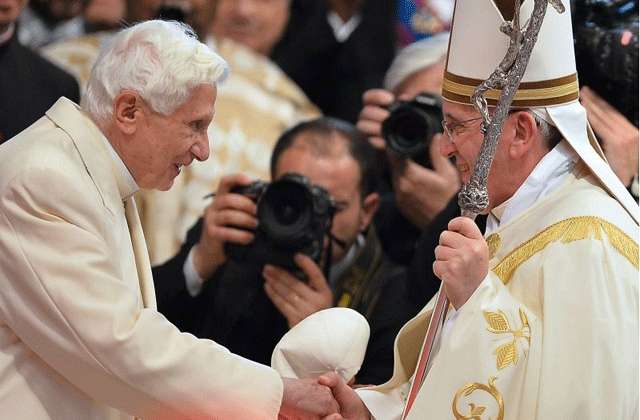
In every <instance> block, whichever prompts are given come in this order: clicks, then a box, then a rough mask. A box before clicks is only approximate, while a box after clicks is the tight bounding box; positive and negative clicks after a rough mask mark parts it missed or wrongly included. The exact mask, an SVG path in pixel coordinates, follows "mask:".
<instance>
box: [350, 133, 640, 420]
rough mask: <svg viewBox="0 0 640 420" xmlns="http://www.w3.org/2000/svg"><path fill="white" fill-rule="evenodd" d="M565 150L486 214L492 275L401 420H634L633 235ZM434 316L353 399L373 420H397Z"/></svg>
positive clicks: (634, 229) (632, 226) (406, 335)
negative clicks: (390, 367)
mask: <svg viewBox="0 0 640 420" xmlns="http://www.w3.org/2000/svg"><path fill="white" fill-rule="evenodd" d="M569 150H570V149H569V148H568V147H567V146H566V144H565V142H564V141H563V142H562V143H560V145H558V146H557V147H556V149H554V150H553V151H552V152H550V153H549V154H547V155H546V156H545V158H543V160H542V161H541V162H540V163H539V164H538V166H537V167H536V169H535V170H534V171H533V172H532V174H531V175H530V176H529V178H528V179H527V180H526V181H525V183H524V184H523V185H522V186H521V187H520V189H519V190H518V192H516V194H515V195H514V196H513V197H512V198H511V199H510V200H508V201H507V202H505V203H504V204H503V205H501V206H500V207H498V208H496V209H494V210H493V211H492V216H490V218H489V220H490V221H489V222H488V230H492V229H493V231H492V232H491V233H490V234H489V235H487V236H486V240H487V242H488V244H489V249H490V252H491V260H490V262H489V266H490V267H491V270H490V272H489V274H488V276H487V277H486V278H485V279H484V281H483V282H482V283H481V284H480V286H479V287H478V289H477V290H476V291H475V292H474V294H473V295H472V296H471V297H470V299H469V300H468V301H467V302H466V303H465V304H464V305H463V306H462V307H461V308H459V310H458V311H456V312H455V314H453V315H451V316H449V318H448V320H447V323H446V324H445V328H444V332H443V334H442V337H441V342H440V345H439V349H438V351H437V354H436V355H435V357H434V359H433V360H432V364H431V367H430V370H429V372H428V375H427V377H426V379H425V382H424V383H423V385H422V387H421V388H420V390H419V393H418V396H417V399H416V401H415V403H414V406H413V408H412V409H411V410H410V412H409V414H408V416H407V418H408V419H420V420H425V419H437V420H442V419H468V418H476V419H488V418H492V419H503V418H504V419H518V420H528V419H532V420H533V419H538V420H546V419H582V420H584V419H593V420H600V419H637V418H638V225H637V224H636V223H635V221H634V220H633V219H632V218H631V217H630V216H629V214H628V213H627V212H626V211H625V210H624V209H623V208H622V206H621V205H620V204H619V203H618V201H616V200H615V199H614V198H612V197H611V196H609V195H608V194H607V193H606V192H605V191H604V190H603V189H602V188H601V187H600V185H599V184H598V182H597V181H596V180H595V178H594V177H593V176H591V173H590V171H589V170H588V168H587V167H586V166H585V165H584V164H583V163H582V161H581V160H579V159H578V158H577V156H575V154H573V153H572V152H570V151H569ZM573 162H576V163H575V165H574V164H573ZM433 306H434V300H433V299H432V301H431V302H429V304H427V306H426V307H425V308H424V309H423V310H422V311H421V313H420V314H418V315H417V316H416V317H415V318H414V319H412V320H411V321H409V322H408V323H407V324H406V325H405V326H404V327H403V328H402V330H401V331H400V333H399V335H398V337H397V338H396V346H395V367H394V375H393V377H392V378H391V379H390V380H389V382H387V383H385V384H383V385H380V386H378V387H374V388H369V389H363V390H358V392H359V395H360V396H361V398H362V399H363V400H364V401H365V404H367V406H368V407H369V409H370V410H371V412H372V414H373V415H374V417H375V418H376V419H378V420H392V419H398V418H400V415H401V412H402V409H403V407H404V404H405V400H406V395H407V391H408V386H409V383H410V379H411V377H412V375H413V373H414V371H415V368H416V364H417V360H418V357H419V354H420V352H421V346H422V342H423V340H424V336H425V333H426V331H427V326H428V321H429V319H430V316H431V311H432V309H433ZM473 416H476V417H473Z"/></svg>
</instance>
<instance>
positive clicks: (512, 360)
mask: <svg viewBox="0 0 640 420" xmlns="http://www.w3.org/2000/svg"><path fill="white" fill-rule="evenodd" d="M519 313H520V321H521V322H522V326H521V327H520V328H519V329H517V330H513V329H511V326H510V325H509V320H508V319H507V316H506V315H505V314H504V312H502V311H500V310H499V311H497V312H489V311H484V312H483V315H484V319H485V320H486V321H487V329H488V330H489V332H491V333H493V334H511V337H512V339H511V341H509V342H508V343H505V344H502V345H500V346H498V348H497V349H496V351H495V353H496V367H497V368H498V370H501V369H504V368H506V367H507V366H509V365H510V364H513V365H514V366H515V365H516V364H517V363H518V339H520V338H524V339H525V340H527V342H528V343H529V344H531V327H530V326H529V319H528V318H527V315H526V314H525V313H524V311H523V310H522V308H520V310H519Z"/></svg>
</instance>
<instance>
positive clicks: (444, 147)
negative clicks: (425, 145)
mask: <svg viewBox="0 0 640 420" xmlns="http://www.w3.org/2000/svg"><path fill="white" fill-rule="evenodd" d="M439 140H440V154H441V155H442V156H444V157H449V156H451V155H452V154H453V153H454V152H455V151H456V145H455V143H454V142H453V141H452V140H451V137H449V135H448V134H446V133H443V134H441V135H440V139H439Z"/></svg>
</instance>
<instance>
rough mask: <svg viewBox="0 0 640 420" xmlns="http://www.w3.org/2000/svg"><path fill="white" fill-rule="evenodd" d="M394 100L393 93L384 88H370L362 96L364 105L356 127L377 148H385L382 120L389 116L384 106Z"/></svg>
mask: <svg viewBox="0 0 640 420" xmlns="http://www.w3.org/2000/svg"><path fill="white" fill-rule="evenodd" d="M394 100H395V97H394V96H393V94H392V93H391V92H389V91H387V90H384V89H370V90H368V91H366V92H365V93H364V95H363V96H362V102H363V104H364V107H363V108H362V111H360V115H359V116H358V122H357V124H356V127H358V130H360V131H362V132H363V133H364V134H366V135H367V136H368V137H369V142H371V144H372V145H373V146H374V147H375V148H377V149H381V150H383V149H384V148H385V141H384V139H383V138H382V122H383V121H384V120H386V119H387V117H389V111H387V109H386V107H388V106H389V105H391V104H392V103H393V101H394Z"/></svg>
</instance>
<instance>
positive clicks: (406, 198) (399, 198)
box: [388, 134, 460, 229]
mask: <svg viewBox="0 0 640 420" xmlns="http://www.w3.org/2000/svg"><path fill="white" fill-rule="evenodd" d="M443 140H444V137H443V135H442V134H436V135H435V136H434V137H433V139H432V140H431V144H430V145H429V154H430V156H431V163H432V165H433V170H432V169H428V168H425V167H423V166H421V165H418V164H417V163H415V162H413V161H412V160H409V159H403V158H401V157H398V156H396V155H395V154H393V153H389V154H388V157H389V163H390V164H391V176H392V181H393V191H394V194H395V197H396V203H397V205H398V209H399V210H400V212H401V213H402V214H403V215H404V216H405V217H406V218H407V219H409V221H410V222H411V223H413V224H414V225H415V226H417V227H419V228H420V229H424V228H425V227H427V225H428V224H429V223H431V221H432V220H433V219H434V218H435V217H436V216H437V215H438V213H440V212H441V211H442V210H444V208H445V207H446V206H447V204H448V203H449V201H450V200H451V198H452V197H453V196H454V195H455V194H456V192H458V190H459V189H460V178H459V176H458V171H456V168H455V166H454V165H453V164H452V163H451V162H450V161H449V159H448V158H446V157H445V156H442V154H440V142H441V141H443Z"/></svg>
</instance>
